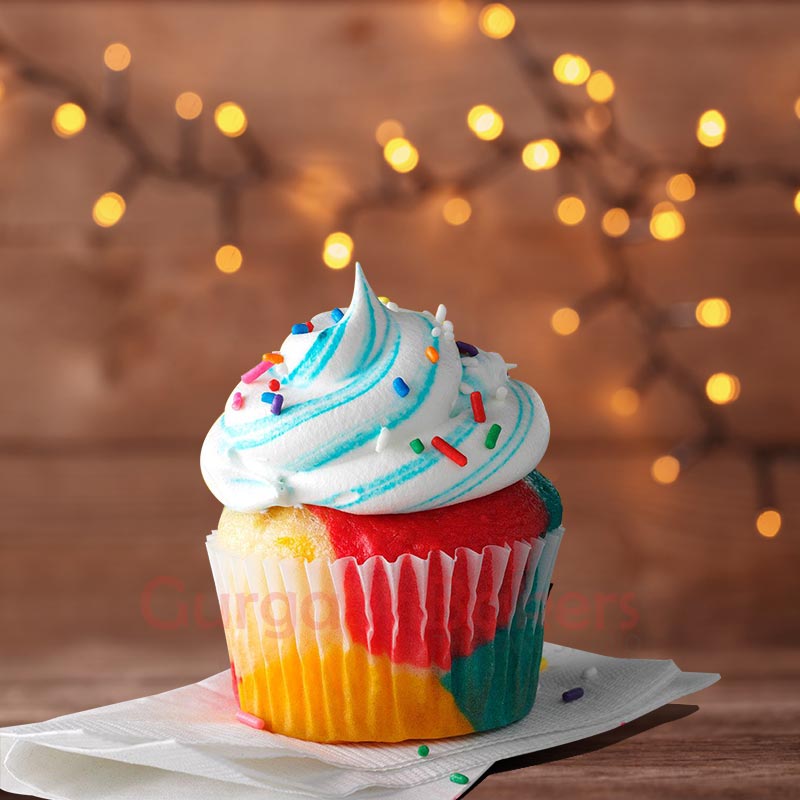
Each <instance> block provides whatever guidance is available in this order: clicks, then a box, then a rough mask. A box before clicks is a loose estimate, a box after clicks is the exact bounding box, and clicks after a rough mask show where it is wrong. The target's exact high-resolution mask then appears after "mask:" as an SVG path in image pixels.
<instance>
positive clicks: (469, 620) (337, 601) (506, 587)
mask: <svg viewBox="0 0 800 800" xmlns="http://www.w3.org/2000/svg"><path fill="white" fill-rule="evenodd" d="M562 535H563V529H560V528H559V529H558V530H555V531H551V532H549V533H548V534H547V535H546V536H545V537H540V538H537V539H534V540H531V541H525V542H514V543H513V544H511V545H508V546H504V547H499V546H495V545H489V546H487V547H485V548H484V549H483V550H482V551H481V552H477V551H474V550H471V549H468V548H459V549H458V550H457V551H456V553H455V556H453V557H451V556H448V555H447V554H446V553H443V552H441V551H434V552H432V553H430V554H429V555H428V556H427V558H424V559H423V558H419V557H417V556H414V555H411V554H405V555H402V556H400V557H399V558H398V559H396V560H395V561H391V562H390V561H387V560H386V559H385V558H383V557H381V556H374V557H372V558H370V559H368V560H367V561H365V562H364V563H362V564H359V563H358V562H357V561H356V559H355V558H352V557H345V558H339V559H336V560H334V561H326V560H324V559H317V560H315V561H304V560H302V559H295V558H282V559H278V558H267V559H263V560H262V559H259V558H255V557H242V556H238V555H234V554H232V553H229V552H227V551H225V550H224V549H222V548H221V547H220V545H219V543H218V542H217V536H216V534H212V535H211V536H209V537H208V542H207V547H208V552H209V556H210V559H211V566H212V570H213V573H214V581H215V583H216V587H217V592H218V594H219V597H220V607H221V609H222V614H223V622H224V624H225V634H226V638H227V643H228V650H229V653H230V657H231V664H232V674H233V676H234V687H235V690H236V694H237V696H238V701H239V704H240V707H241V708H242V710H244V711H246V712H248V713H249V714H252V715H254V716H255V717H258V718H259V719H261V720H264V722H265V723H266V727H267V729H268V730H271V731H274V732H276V733H282V734H286V735H289V736H293V737H296V738H301V739H310V740H314V741H400V740H403V739H431V738H440V737H444V736H453V735H458V734H463V733H470V732H472V731H476V730H487V729H490V728H496V727H499V726H501V725H505V724H508V723H510V722H513V721H515V720H517V719H520V718H521V717H522V716H524V715H525V714H527V713H528V712H529V711H530V709H531V706H532V705H533V702H534V699H535V695H536V685H537V679H538V672H539V664H540V660H541V650H542V644H543V622H544V605H545V602H546V600H547V594H548V590H549V586H550V577H551V574H552V570H553V565H554V562H555V558H556V554H557V552H558V547H559V545H560V542H561V538H562Z"/></svg>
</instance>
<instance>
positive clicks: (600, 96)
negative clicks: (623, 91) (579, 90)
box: [586, 69, 616, 103]
mask: <svg viewBox="0 0 800 800" xmlns="http://www.w3.org/2000/svg"><path fill="white" fill-rule="evenodd" d="M615 89H616V87H615V86H614V80H613V78H612V77H611V76H610V75H609V74H608V73H607V72H605V71H604V70H602V69H598V70H595V71H594V72H593V73H592V74H591V75H590V76H589V80H587V81H586V94H588V95H589V98H590V99H591V100H594V102H595V103H607V102H609V100H611V98H612V97H613V96H614V91H615Z"/></svg>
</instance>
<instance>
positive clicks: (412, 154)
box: [383, 136, 419, 172]
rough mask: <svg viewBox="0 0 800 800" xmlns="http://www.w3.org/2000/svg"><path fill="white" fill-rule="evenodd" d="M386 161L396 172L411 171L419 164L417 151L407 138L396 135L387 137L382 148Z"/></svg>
mask: <svg viewBox="0 0 800 800" xmlns="http://www.w3.org/2000/svg"><path fill="white" fill-rule="evenodd" d="M383 157H384V158H385V159H386V163H387V164H388V165H389V166H390V167H391V168H392V169H393V170H396V171H397V172H411V170H412V169H414V167H416V166H417V164H419V152H418V151H417V148H416V147H414V145H413V144H411V142H409V141H408V139H405V138H404V137H402V136H396V137H395V138H394V139H389V141H388V142H386V145H385V146H384V148H383Z"/></svg>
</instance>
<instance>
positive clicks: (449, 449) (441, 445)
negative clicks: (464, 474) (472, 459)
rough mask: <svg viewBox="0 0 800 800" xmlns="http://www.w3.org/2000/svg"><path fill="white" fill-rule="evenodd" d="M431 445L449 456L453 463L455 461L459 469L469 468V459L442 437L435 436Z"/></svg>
mask: <svg viewBox="0 0 800 800" xmlns="http://www.w3.org/2000/svg"><path fill="white" fill-rule="evenodd" d="M431 444H432V445H433V446H434V447H435V448H436V449H437V450H438V451H439V452H440V453H442V455H445V456H447V457H448V458H449V459H450V460H451V461H455V463H456V464H458V466H459V467H466V466H467V457H466V456H465V455H464V454H463V453H462V452H461V451H460V450H456V448H455V447H453V445H451V444H450V443H449V442H446V441H445V440H444V439H442V437H441V436H434V437H433V439H431Z"/></svg>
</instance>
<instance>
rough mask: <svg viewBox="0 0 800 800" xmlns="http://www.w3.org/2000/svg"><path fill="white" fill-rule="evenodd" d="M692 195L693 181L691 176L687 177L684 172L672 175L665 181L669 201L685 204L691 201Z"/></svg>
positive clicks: (693, 191)
mask: <svg viewBox="0 0 800 800" xmlns="http://www.w3.org/2000/svg"><path fill="white" fill-rule="evenodd" d="M694 193H695V185H694V180H692V176H691V175H688V174H687V173H685V172H681V173H679V174H678V175H673V176H672V177H671V178H670V179H669V180H668V181H667V196H668V197H669V198H670V199H671V200H675V201H677V202H679V203H685V202H686V201H687V200H691V199H692V198H693V197H694Z"/></svg>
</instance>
